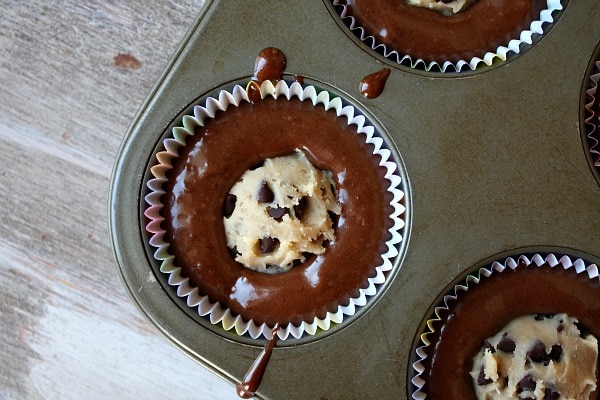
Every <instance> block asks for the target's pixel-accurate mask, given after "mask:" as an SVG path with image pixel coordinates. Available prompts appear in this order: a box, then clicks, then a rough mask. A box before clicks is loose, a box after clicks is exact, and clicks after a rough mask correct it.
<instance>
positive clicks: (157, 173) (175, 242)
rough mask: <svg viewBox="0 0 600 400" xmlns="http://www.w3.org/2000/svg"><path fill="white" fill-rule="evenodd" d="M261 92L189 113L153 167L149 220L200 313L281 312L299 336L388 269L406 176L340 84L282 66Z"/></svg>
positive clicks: (164, 258) (362, 295) (320, 325)
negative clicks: (333, 89)
mask: <svg viewBox="0 0 600 400" xmlns="http://www.w3.org/2000/svg"><path fill="white" fill-rule="evenodd" d="M252 88H253V93H254V94H253V95H255V94H256V93H255V90H256V84H252ZM260 94H261V96H260V97H261V100H260V101H250V99H249V97H248V92H247V91H246V89H244V88H242V87H240V86H235V87H234V88H233V90H231V91H221V92H220V93H219V95H218V96H217V97H214V98H213V97H210V98H208V99H207V100H206V102H205V105H204V106H200V105H198V106H196V107H194V111H193V115H186V116H184V117H183V119H182V121H181V126H177V127H175V128H174V129H173V134H172V137H169V138H167V139H165V140H164V141H163V147H164V149H162V150H161V151H159V152H158V153H157V155H156V165H154V166H153V167H152V168H151V173H152V175H153V178H152V179H151V180H150V181H149V182H148V188H149V189H150V192H149V194H148V195H147V196H146V202H147V204H148V208H147V209H146V211H145V215H146V217H147V218H148V221H149V222H148V224H147V227H146V228H147V231H148V232H149V233H150V234H151V238H150V244H151V245H152V246H154V247H155V248H156V251H155V253H154V258H155V259H156V260H158V261H159V262H160V270H161V271H162V272H163V273H165V274H168V275H169V279H168V282H169V284H170V285H172V286H173V287H174V288H175V289H176V290H177V294H178V295H179V296H181V297H185V298H186V299H187V304H188V305H189V306H190V307H197V308H198V313H199V314H200V315H201V316H205V317H206V318H207V319H209V320H210V322H211V323H213V324H220V325H222V327H223V328H224V329H226V330H231V329H233V330H235V332H236V333H237V334H239V335H244V334H248V335H249V336H251V337H252V338H257V337H259V336H261V335H263V336H264V337H265V338H270V336H271V334H272V331H273V329H274V328H275V327H276V326H277V327H278V328H279V329H278V330H277V335H278V336H279V338H281V339H285V338H287V337H288V336H289V335H292V336H293V337H295V338H299V337H301V336H302V335H304V334H309V335H313V334H315V333H316V332H317V331H319V330H327V329H329V328H330V327H331V326H332V324H337V323H341V322H343V321H344V318H345V317H346V316H349V315H353V314H354V313H355V312H356V310H357V308H360V307H362V306H364V305H366V304H367V298H368V297H370V296H373V295H374V294H376V293H377V291H378V289H379V288H380V287H381V285H382V284H383V283H384V282H385V281H386V279H387V278H388V276H389V274H390V271H391V270H392V269H393V267H394V265H395V263H396V261H397V257H398V253H399V248H400V244H401V241H402V233H403V228H404V219H403V216H404V212H405V206H404V192H403V190H402V185H403V182H401V177H400V173H399V172H400V171H399V170H398V164H397V162H396V160H394V157H393V155H392V153H391V151H390V150H389V149H388V148H387V145H386V144H385V143H384V141H383V139H382V138H381V137H380V136H379V134H378V133H377V132H376V130H375V128H374V127H373V126H371V125H369V124H368V123H367V122H366V119H365V117H364V116H363V115H361V114H360V113H359V112H358V111H357V110H356V109H355V108H354V107H352V106H350V105H345V104H343V102H342V100H341V99H340V98H338V97H333V96H331V95H330V94H329V93H328V92H326V91H319V90H317V89H316V88H315V87H312V86H308V87H302V86H301V85H300V84H299V83H297V82H294V83H292V84H291V85H288V84H287V83H286V82H285V81H279V82H278V83H277V84H276V85H274V84H273V83H272V82H271V81H270V80H267V81H265V82H264V83H262V85H261V86H260ZM286 166H287V167H286ZM236 213H237V214H236ZM286 224H287V225H286ZM284 225H285V226H286V228H285V229H280V227H281V226H284ZM309 225H310V226H309ZM312 229H317V230H316V231H312ZM319 229H323V230H320V231H319ZM292 231H294V232H296V233H298V232H300V233H301V235H300V236H301V237H296V238H290V237H289V234H290V232H292ZM315 232H316V233H315ZM300 233H299V234H300ZM284 249H285V251H283V250H284ZM288 250H289V251H291V253H288V252H287V251H288ZM290 254H291V255H290Z"/></svg>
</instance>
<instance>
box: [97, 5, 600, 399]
mask: <svg viewBox="0 0 600 400" xmlns="http://www.w3.org/2000/svg"><path fill="white" fill-rule="evenodd" d="M562 5H563V9H564V10H563V11H562V12H560V13H559V14H558V15H557V21H556V22H555V23H554V24H553V25H552V27H551V29H549V30H548V31H547V32H546V33H545V34H544V36H543V37H542V38H541V39H539V40H535V41H534V44H533V45H531V46H529V47H530V48H527V49H526V50H527V51H526V52H524V53H521V54H519V55H514V56H510V57H509V58H508V60H507V61H505V62H499V63H494V64H493V65H492V66H489V67H488V66H481V67H478V68H477V69H476V70H475V71H470V72H465V73H462V72H461V73H435V72H427V71H423V70H418V69H412V68H409V67H407V66H402V65H398V64H396V63H394V62H392V61H390V60H388V59H386V58H385V57H383V56H382V55H380V54H377V53H375V52H373V51H372V50H371V49H370V48H368V47H367V46H365V45H364V44H363V43H362V42H360V41H359V40H358V39H357V38H356V37H355V36H354V35H353V34H352V33H351V32H350V31H349V30H348V29H346V28H345V26H344V24H343V23H342V22H340V20H339V16H338V15H337V13H336V11H335V9H334V7H333V5H332V4H331V3H330V2H329V1H326V0H306V1H302V2H285V3H284V2H280V3H276V4H273V3H272V2H267V1H264V0H259V1H254V2H251V3H250V2H244V3H237V2H236V3H235V4H234V3H233V2H225V1H222V0H221V1H219V0H214V1H210V0H208V1H207V2H206V4H205V6H204V7H203V9H202V10H201V11H200V14H199V16H198V18H197V19H196V21H195V23H194V25H193V26H192V27H191V29H190V31H189V33H188V34H187V36H186V38H185V39H184V40H183V42H182V44H181V46H180V48H179V49H178V50H177V52H176V54H175V55H174V57H173V59H172V61H171V63H170V64H169V66H168V67H167V69H166V70H165V72H164V74H163V75H162V77H161V78H160V80H159V81H158V82H157V84H156V86H155V87H154V88H153V90H152V91H151V93H150V94H149V96H148V98H147V99H146V101H145V102H144V104H143V105H142V107H141V108H140V110H139V112H138V113H137V114H136V116H135V118H134V121H133V122H132V125H131V127H130V129H129V131H128V132H127V134H126V136H125V138H124V141H123V144H122V147H121V149H120V151H119V154H118V156H117V160H116V163H115V166H114V170H113V177H112V180H111V187H110V198H109V223H110V234H111V240H112V244H113V248H114V253H115V257H116V261H117V264H118V266H119V273H120V274H121V276H122V278H123V282H124V284H125V286H126V288H127V290H128V291H129V293H130V294H131V298H132V300H133V301H134V302H135V303H136V305H137V306H138V307H139V308H140V310H141V311H142V313H143V314H144V315H145V316H146V317H147V318H148V319H149V320H150V321H151V322H152V323H153V324H154V325H155V326H156V327H157V328H158V330H159V331H160V332H161V333H162V334H163V335H164V336H165V337H166V338H167V339H168V340H170V341H171V342H172V343H173V344H174V345H175V346H176V347H177V348H179V349H180V350H181V351H183V352H184V353H185V354H187V355H188V356H190V357H191V358H192V359H194V360H196V361H198V362H199V363H201V364H202V365H204V366H205V367H207V368H209V369H211V370H212V371H214V372H215V373H217V374H219V375H220V376H222V377H223V378H224V379H227V380H228V381H230V382H232V383H235V382H239V381H240V380H241V379H242V377H243V375H244V373H245V372H246V370H247V369H248V367H249V366H250V364H251V363H252V361H253V360H254V358H255V357H256V356H257V355H258V353H259V352H260V349H261V348H262V347H263V346H264V344H265V341H264V340H256V339H252V338H250V337H247V336H238V335H236V334H235V333H231V332H227V331H224V330H223V329H222V328H220V327H218V326H213V325H212V324H210V322H208V321H206V320H205V319H204V318H203V317H200V316H198V314H197V312H196V311H195V310H194V309H193V308H191V307H188V306H187V304H186V303H185V301H184V300H182V299H181V298H179V297H178V296H177V293H176V291H175V290H174V289H173V288H172V287H170V286H169V285H168V282H167V281H166V277H165V276H164V274H161V273H160V272H158V269H157V266H156V261H155V260H153V259H152V257H151V252H152V249H150V248H149V246H148V244H147V240H148V235H147V233H146V232H145V230H144V226H145V221H144V216H143V208H144V207H145V206H144V200H143V197H144V195H145V194H146V193H147V188H146V186H145V184H146V180H147V179H148V176H147V171H148V166H149V165H150V164H151V163H153V162H154V161H153V156H154V154H155V152H156V150H157V146H158V144H159V142H160V141H161V139H162V138H163V137H164V136H165V135H167V134H168V131H169V127H171V126H173V124H175V123H177V120H178V118H180V116H181V115H182V114H185V113H186V112H188V111H189V108H190V106H191V105H192V104H195V103H196V102H198V101H201V99H203V98H205V97H208V96H214V95H216V94H217V93H218V90H219V89H220V88H223V87H231V86H233V85H234V84H236V83H243V82H247V81H248V80H249V79H250V77H251V75H252V68H253V65H254V60H255V58H256V56H257V54H258V53H259V52H260V50H262V49H263V48H265V47H277V48H279V49H281V50H282V51H283V52H284V54H285V55H286V57H287V68H286V74H287V75H286V77H287V78H292V77H293V76H294V75H299V76H302V77H303V78H304V81H305V84H307V85H314V86H317V87H322V88H327V90H328V91H330V92H332V93H334V94H336V95H338V96H340V97H342V98H343V99H344V101H347V102H348V103H350V104H352V105H354V106H355V107H356V108H358V109H360V110H361V111H363V112H364V113H365V115H367V116H368V117H369V119H370V120H371V122H372V123H373V125H375V126H376V127H377V128H378V129H379V130H380V131H381V132H382V133H383V135H384V136H385V137H386V138H387V139H388V142H389V146H390V148H391V149H392V150H393V152H394V154H395V155H396V156H397V160H398V161H399V164H400V165H401V167H402V174H403V184H404V191H405V200H404V201H405V205H406V213H405V221H406V228H405V232H404V240H403V243H402V248H401V249H400V250H401V251H400V255H399V256H398V257H397V259H396V263H395V266H394V271H393V274H392V276H391V277H390V279H388V281H387V282H386V285H385V286H384V287H382V288H381V289H380V291H379V294H378V296H376V297H375V298H374V299H373V301H371V302H370V303H369V304H368V305H367V306H366V307H364V308H363V309H361V310H359V312H357V313H356V314H355V315H354V316H353V317H352V318H350V319H349V320H348V321H345V322H344V323H342V324H339V325H336V326H335V327H333V328H332V329H330V330H328V331H327V332H324V333H323V334H317V335H315V336H314V337H310V338H306V337H301V338H299V339H295V338H291V339H287V340H285V341H280V342H279V343H278V347H277V348H276V349H275V351H274V352H273V355H272V358H271V361H270V364H269V367H268V368H267V372H266V375H265V379H264V380H263V383H262V385H261V387H260V389H259V392H258V396H257V397H258V398H263V399H280V398H286V399H306V398H311V399H313V398H314V399H330V400H331V399H338V398H340V399H341V398H410V397H411V395H412V391H413V387H412V385H411V378H412V377H413V369H412V365H411V361H413V359H414V349H415V346H416V345H417V339H418V336H419V334H420V332H421V331H422V328H423V326H422V325H423V321H425V320H426V319H427V318H428V316H429V313H430V309H431V307H432V305H433V304H436V302H437V301H438V299H439V298H440V296H442V295H443V294H444V293H446V291H447V290H448V287H450V286H449V285H450V284H452V283H456V282H458V280H459V279H460V278H461V277H464V275H465V274H466V273H469V272H471V271H473V270H474V268H475V267H477V266H481V265H483V264H482V263H484V262H486V260H495V259H499V258H501V257H502V256H503V255H506V254H523V253H532V252H536V253H537V252H541V253H544V252H553V253H560V254H568V255H572V256H575V257H579V256H581V257H582V258H584V259H586V260H589V261H591V262H598V258H599V257H600V241H599V240H598V236H599V234H600V185H599V183H598V181H597V174H598V171H597V169H596V168H595V167H594V166H593V165H592V163H591V157H590V155H589V147H588V144H587V141H586V140H585V138H586V134H585V132H584V131H585V128H584V126H585V123H584V118H585V115H584V103H585V98H586V90H587V89H588V82H589V76H588V75H589V73H590V72H589V71H591V70H592V68H591V67H590V66H591V65H592V64H593V63H594V62H595V61H596V59H597V57H598V51H597V48H598V46H599V43H600V25H599V24H597V23H596V22H597V21H598V20H599V18H600V4H599V3H597V2H596V1H595V0H581V1H578V2H573V1H570V2H569V1H563V2H562ZM382 68H390V69H391V74H390V76H389V78H388V80H387V83H386V86H385V90H384V91H383V93H382V94H381V95H380V96H379V97H377V98H375V99H365V98H363V97H361V95H360V91H359V90H360V89H359V84H360V81H361V79H362V78H363V77H364V76H366V75H368V74H370V73H373V72H376V71H378V70H381V69H382ZM599 297H600V294H599ZM183 373H185V372H184V371H183ZM233 391H234V388H233V386H232V392H233Z"/></svg>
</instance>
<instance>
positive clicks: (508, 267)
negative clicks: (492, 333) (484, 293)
mask: <svg viewBox="0 0 600 400" xmlns="http://www.w3.org/2000/svg"><path fill="white" fill-rule="evenodd" d="M543 265H548V266H549V267H551V268H553V269H557V270H558V269H562V270H571V271H575V273H576V274H577V275H579V276H583V277H586V278H588V279H590V280H595V281H597V282H598V283H600V273H599V270H598V265H597V264H595V263H590V262H589V261H586V260H583V259H582V258H577V257H572V256H569V255H559V254H555V253H549V254H539V253H536V254H533V255H526V254H523V255H516V256H511V257H508V258H506V259H504V260H499V261H494V262H492V263H491V264H490V265H489V266H485V267H481V268H479V269H478V270H476V271H475V272H473V273H471V274H468V275H467V276H466V277H465V278H464V279H462V280H461V281H460V282H459V283H458V284H456V285H455V286H454V287H453V288H452V289H451V290H449V291H448V292H447V294H445V295H444V296H443V297H442V299H441V300H440V302H439V305H438V306H435V307H434V308H433V313H432V316H431V318H430V319H428V320H427V321H426V322H425V329H424V332H423V333H421V334H420V335H419V345H418V346H417V348H416V349H415V350H414V355H415V359H416V361H414V362H413V364H412V369H413V371H412V378H411V379H410V381H411V383H412V385H413V387H414V390H413V392H412V398H413V399H414V400H424V399H426V398H427V393H425V392H424V391H423V387H424V386H425V384H426V381H425V373H426V368H425V366H424V361H425V360H426V359H428V358H429V357H431V355H429V354H428V352H427V351H428V350H430V349H431V348H435V347H436V343H437V342H435V341H432V340H431V336H432V335H435V334H436V333H439V332H441V331H442V330H443V329H444V327H443V325H442V326H441V327H440V328H439V329H438V330H436V325H437V324H439V323H441V322H442V321H443V317H441V315H442V314H444V313H446V312H449V311H450V310H452V308H453V307H454V306H455V305H457V304H459V302H460V298H462V297H463V296H468V292H469V290H470V289H472V288H473V287H475V286H477V285H478V284H479V283H480V282H481V281H482V280H486V279H493V277H494V276H497V275H498V274H501V273H503V272H505V271H514V270H516V269H517V267H519V268H539V267H541V266H543ZM598 298H599V299H600V293H599V294H598ZM481 317H484V318H494V316H493V315H482V316H481ZM484 339H485V338H481V342H482V343H483V340H484ZM473 355H474V354H473Z"/></svg>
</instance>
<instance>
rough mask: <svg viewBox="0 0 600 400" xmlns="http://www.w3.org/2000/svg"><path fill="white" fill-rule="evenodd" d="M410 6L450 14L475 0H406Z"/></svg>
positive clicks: (463, 8) (465, 7) (464, 8)
mask: <svg viewBox="0 0 600 400" xmlns="http://www.w3.org/2000/svg"><path fill="white" fill-rule="evenodd" d="M407 1H408V4H410V5H411V6H417V7H424V8H429V9H431V10H436V11H439V12H441V13H442V14H444V15H448V16H449V15H452V14H456V13H458V12H461V11H463V10H466V9H467V8H468V7H469V6H470V5H471V4H473V3H474V2H475V1H476V0H407Z"/></svg>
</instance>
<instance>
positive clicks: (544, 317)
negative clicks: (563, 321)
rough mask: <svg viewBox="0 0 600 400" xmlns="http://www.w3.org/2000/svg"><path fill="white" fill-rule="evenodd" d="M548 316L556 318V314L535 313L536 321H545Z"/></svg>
mask: <svg viewBox="0 0 600 400" xmlns="http://www.w3.org/2000/svg"><path fill="white" fill-rule="evenodd" d="M546 318H548V319H552V318H554V314H536V315H535V320H536V321H543V320H544V319H546Z"/></svg>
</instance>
